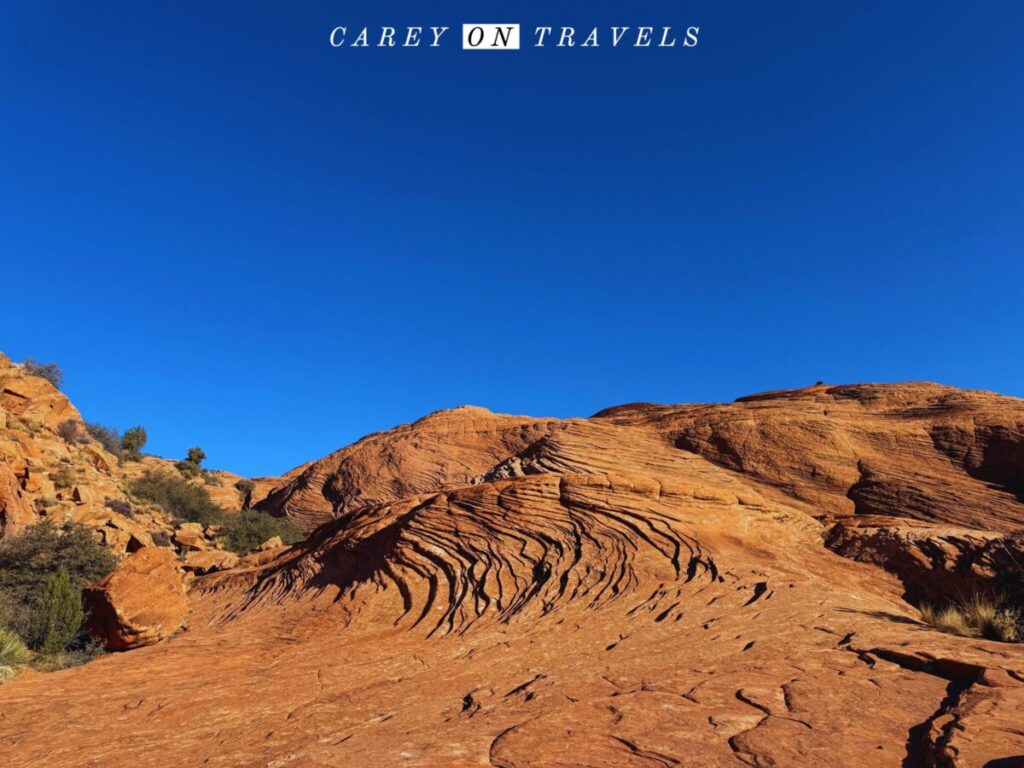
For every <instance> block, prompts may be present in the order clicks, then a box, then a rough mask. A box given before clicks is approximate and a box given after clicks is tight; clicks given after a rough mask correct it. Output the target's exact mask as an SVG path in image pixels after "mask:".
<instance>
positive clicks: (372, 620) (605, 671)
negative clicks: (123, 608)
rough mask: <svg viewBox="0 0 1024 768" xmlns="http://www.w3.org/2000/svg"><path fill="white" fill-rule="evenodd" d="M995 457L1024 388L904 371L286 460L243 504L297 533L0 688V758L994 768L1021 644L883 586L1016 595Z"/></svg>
mask: <svg viewBox="0 0 1024 768" xmlns="http://www.w3.org/2000/svg"><path fill="white" fill-rule="evenodd" d="M1022 470H1024V401H1020V400H1016V399H1013V398H1006V397H1000V396H997V395H994V394H991V393H985V392H968V391H963V390H957V389H952V388H949V387H940V386H938V385H932V384H908V385H863V386H850V387H826V386H817V387H812V388H809V389H805V390H798V391H788V392H778V393H769V394H766V395H761V396H756V397H751V398H745V399H743V400H741V401H739V402H736V403H732V404H728V405H683V406H655V405H631V406H623V407H619V408H613V409H609V410H607V411H604V412H602V413H600V414H598V415H596V416H595V417H593V418H590V419H572V420H566V421H560V420H555V419H531V418H525V417H513V416H500V415H495V414H492V413H490V412H488V411H485V410H483V409H478V408H460V409H456V410H454V411H448V412H442V413H436V414H432V415H431V416H428V417H426V418H424V419H421V420H420V421H418V422H416V423H415V424H411V425H408V426H403V427H399V428H397V429H394V430H391V431H389V432H384V433H380V434H376V435H371V436H369V437H367V438H365V439H363V440H362V441H360V442H358V443H356V444H354V445H352V446H349V447H348V448H344V449H342V450H341V451H338V452H337V453H335V454H332V455H331V456H329V457H327V458H325V459H323V460H321V461H318V462H314V463H312V464H309V465H306V466H304V467H302V468H300V469H298V470H296V471H295V472H293V473H290V474H289V476H287V477H286V480H287V482H286V484H285V485H283V486H281V487H280V488H278V489H277V490H274V491H272V492H271V493H270V494H269V496H268V497H267V499H266V500H265V501H264V502H263V506H264V508H266V509H268V510H270V511H272V512H274V513H276V514H281V515H287V516H288V517H290V518H292V519H294V520H295V521H297V522H298V523H299V524H300V525H302V526H303V527H304V528H305V529H306V530H308V531H310V536H309V538H308V540H307V541H306V542H304V543H302V544H299V545H296V546H293V547H289V548H284V549H275V550H269V551H267V552H263V553H258V554H256V555H252V556H250V557H248V558H245V559H243V561H242V562H241V563H240V564H239V565H238V566H237V567H235V568H233V569H231V570H228V571H224V572H219V573H212V574H210V575H206V576H199V577H197V578H195V579H194V580H193V581H192V582H191V589H190V592H189V605H190V607H189V615H188V617H187V628H186V629H185V630H183V631H179V632H178V633H177V634H176V635H174V636H172V637H171V638H170V639H168V640H165V641H164V642H161V643H159V644H157V645H154V646H151V647H148V648H143V649H140V650H135V651H131V652H128V653H123V654H113V655H110V656H108V657H106V658H103V659H101V660H99V661H97V662H94V663H91V664H89V665H86V666H85V667H82V668H78V669H74V670H70V671H67V672H62V673H59V674H53V675H43V674H37V673H26V674H23V675H21V676H20V677H19V678H17V679H15V680H14V681H13V682H12V683H9V684H8V685H6V686H4V687H3V688H0V750H2V752H3V754H4V756H5V757H6V758H7V760H8V761H9V762H10V764H12V765H34V764H39V765H43V764H45V765H48V766H64V765H67V766H71V765H74V766H80V765H94V766H100V765H132V766H163V765H168V764H175V765H211V766H353V765H359V766H394V765H409V766H470V765H473V766H478V765H491V766H503V767H506V768H508V767H511V766H516V767H518V768H521V767H523V766H674V765H678V766H735V765H752V766H787V767H788V766H822V765H843V766H872V767H874V766H932V765H941V766H964V767H965V768H966V767H967V766H972V767H973V766H1010V765H1021V764H1024V731H1022V729H1021V723H1022V722H1024V646H1021V645H1014V644H1006V643H996V642H991V641H987V640H982V639H978V638H965V637H959V636H953V635H949V634H944V633H941V632H939V631H937V630H935V629H933V628H932V627H930V626H928V625H926V624H924V623H922V622H921V621H920V620H919V618H918V613H917V611H916V610H915V609H914V607H913V606H912V605H911V604H909V603H908V602H906V600H905V598H906V597H910V598H913V599H919V598H920V597H922V596H924V595H927V596H928V597H929V598H932V599H933V598H934V597H935V596H936V594H937V593H943V592H945V591H947V590H953V589H956V588H958V587H959V586H961V585H964V584H969V585H971V586H972V587H989V586H996V585H1002V584H1005V583H1007V582H1008V581H1012V580H1013V579H1016V580H1017V581H1016V583H1017V584H1020V579H1021V574H1020V573H1018V572H1016V571H1014V570H1013V569H1014V562H1015V561H1016V560H1017V559H1021V558H1020V554H1021V546H1020V543H1021V531H1022V528H1024V506H1022V498H1024V497H1022V493H1024V485H1022V478H1024V472H1022ZM833 550H834V551H833ZM143 551H145V550H143ZM840 553H841V554H840ZM843 555H846V556H845V557H844V556H843ZM858 561H859V562H858ZM1022 562H1024V560H1022ZM937 580H938V581H937ZM942 580H944V581H942ZM56 702H59V704H55V703H56Z"/></svg>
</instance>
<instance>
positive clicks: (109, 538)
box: [0, 354, 282, 556]
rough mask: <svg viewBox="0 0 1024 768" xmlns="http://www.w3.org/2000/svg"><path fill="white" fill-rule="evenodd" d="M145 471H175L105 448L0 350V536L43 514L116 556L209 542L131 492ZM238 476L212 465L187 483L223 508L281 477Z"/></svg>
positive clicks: (52, 390) (44, 384)
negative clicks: (80, 529)
mask: <svg viewBox="0 0 1024 768" xmlns="http://www.w3.org/2000/svg"><path fill="white" fill-rule="evenodd" d="M147 471H155V472H162V473H168V474H169V475H171V476H180V473H179V471H178V470H177V469H176V467H175V462H174V461H171V460H168V459H162V458H158V457H155V456H145V455H140V456H138V457H134V458H133V460H124V459H123V458H122V457H120V456H118V455H115V454H114V453H111V452H110V451H109V450H107V449H106V448H104V446H103V444H102V443H101V442H99V441H98V440H95V439H93V438H91V437H90V436H89V433H88V431H87V429H86V423H85V421H84V420H83V418H82V414H80V413H79V412H78V410H77V409H76V408H75V406H74V405H72V404H71V402H70V401H69V400H68V398H67V397H66V396H65V395H64V394H63V393H62V392H60V391H59V390H58V389H57V388H56V387H54V386H53V385H52V384H51V383H50V382H49V381H47V380H46V379H45V378H41V377H39V376H35V375H31V374H30V373H28V372H27V371H26V370H25V369H24V367H23V366H21V365H17V364H14V363H12V362H11V361H10V359H8V358H7V357H5V356H4V355H3V354H0V539H2V538H3V537H5V536H11V535H14V534H16V533H18V532H19V531H22V530H24V529H25V528H26V527H27V526H29V525H32V524H34V523H36V522H39V521H42V520H50V521H53V522H56V523H62V522H64V521H73V522H76V523H81V524H83V525H86V526H88V527H89V528H90V529H91V530H92V531H93V532H94V533H95V535H96V536H97V538H99V539H100V541H102V542H103V543H104V544H105V545H106V546H108V547H109V548H110V549H112V550H113V551H114V552H115V553H116V554H118V555H119V556H120V555H125V554H128V553H131V552H134V551H136V550H138V549H140V548H142V547H152V546H160V545H164V546H171V547H175V548H176V549H177V550H178V551H179V552H180V553H181V554H182V555H183V556H184V555H185V554H186V553H187V552H189V551H195V550H196V549H197V548H203V549H206V548H213V547H216V542H215V541H214V540H213V537H212V536H209V535H207V531H206V530H205V529H204V528H203V527H199V529H198V533H196V531H195V527H194V526H193V527H191V528H190V527H188V526H186V528H185V529H184V530H182V528H181V525H180V524H176V523H175V521H174V520H172V519H171V518H170V517H169V516H168V515H167V514H166V513H165V512H164V511H163V510H162V509H161V508H160V507H159V506H158V505H156V504H153V503H151V502H147V501H146V500H144V499H140V498H136V497H134V496H133V495H132V493H131V486H132V481H133V480H136V479H138V478H139V477H141V476H142V475H143V474H144V473H145V472H147ZM242 480H243V478H242V477H240V476H238V475H235V474H232V473H230V472H224V471H215V472H209V473H206V474H205V475H204V476H198V477H196V478H193V479H192V480H191V482H192V483H193V484H195V485H196V486H201V487H202V488H203V489H204V490H205V491H206V493H208V494H209V496H210V497H211V499H212V500H213V502H214V503H215V504H217V505H218V506H219V507H221V508H222V509H223V510H225V511H226V512H234V511H237V510H239V509H241V508H242V507H243V506H245V505H246V504H249V503H254V502H257V501H260V500H261V498H262V497H263V496H265V495H266V493H268V492H269V491H270V490H271V489H272V488H274V487H275V486H276V485H278V484H280V482H282V481H281V480H279V479H278V478H257V479H255V480H254V481H253V487H252V490H251V491H248V490H247V491H245V492H243V491H242V490H239V487H238V486H239V482H240V481H242ZM242 487H243V488H247V486H246V485H243V486H242ZM190 531H191V533H190ZM190 536H191V544H188V543H185V539H186V538H189V537H190ZM197 537H198V538H197Z"/></svg>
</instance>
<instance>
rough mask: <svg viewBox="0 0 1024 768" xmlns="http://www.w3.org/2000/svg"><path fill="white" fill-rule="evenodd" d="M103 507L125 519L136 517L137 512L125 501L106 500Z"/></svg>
mask: <svg viewBox="0 0 1024 768" xmlns="http://www.w3.org/2000/svg"><path fill="white" fill-rule="evenodd" d="M103 506H104V507H106V508H107V509H111V510H113V511H114V512H117V514H119V515H124V516H125V517H134V516H135V510H133V509H132V505H131V504H130V503H129V502H127V501H125V500H124V499H104V500H103Z"/></svg>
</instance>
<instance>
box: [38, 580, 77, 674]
mask: <svg viewBox="0 0 1024 768" xmlns="http://www.w3.org/2000/svg"><path fill="white" fill-rule="evenodd" d="M82 618H83V614H82V596H81V593H80V592H79V591H78V590H76V589H75V588H74V587H72V586H71V579H70V578H69V577H68V571H67V569H66V568H65V567H64V566H63V565H62V566H61V567H60V569H59V570H58V571H57V572H56V573H55V574H53V575H52V576H51V577H50V579H49V581H47V582H46V588H45V589H44V590H43V597H42V599H41V600H40V601H39V606H38V607H37V608H36V612H35V615H34V616H33V618H32V624H31V627H30V630H29V635H30V639H31V642H32V645H33V646H34V647H35V648H37V649H38V650H39V651H40V652H41V653H44V654H55V653H60V652H61V651H63V650H64V649H65V648H66V647H67V645H68V643H70V642H71V641H72V640H74V639H75V635H77V634H78V630H79V629H80V628H81V626H82Z"/></svg>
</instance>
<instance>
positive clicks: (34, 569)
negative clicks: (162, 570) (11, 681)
mask: <svg viewBox="0 0 1024 768" xmlns="http://www.w3.org/2000/svg"><path fill="white" fill-rule="evenodd" d="M116 566H117V558H116V557H115V556H114V555H113V553H111V551H110V550H109V549H107V548H106V547H104V546H103V545H102V544H100V543H99V542H98V541H96V539H94V538H93V536H92V533H91V532H90V531H89V529H88V528H86V527H85V526H83V525H80V524H78V523H65V524H64V525H62V526H56V525H54V524H53V523H51V522H42V523H37V524H36V525H32V526H29V527H28V528H26V529H25V530H24V531H22V532H21V533H19V534H17V535H16V536H10V537H7V538H4V539H3V540H2V541H0V596H3V597H4V598H5V600H4V605H3V606H0V608H3V609H4V613H5V614H6V615H5V616H4V617H3V618H4V623H5V624H6V625H7V626H8V627H10V628H11V629H13V630H14V631H15V632H17V633H18V634H20V635H21V636H22V638H23V639H25V640H29V639H30V631H29V630H30V627H31V625H32V617H33V615H34V614H35V612H36V608H37V607H38V605H39V603H40V600H41V598H42V596H43V593H44V591H45V590H46V585H47V583H48V582H49V580H50V577H51V576H53V575H54V574H56V573H57V572H58V571H59V570H60V569H61V568H64V569H65V571H66V572H67V574H68V579H69V581H70V583H71V586H72V588H73V589H74V590H75V591H80V590H81V589H82V587H83V586H85V585H86V584H89V583H92V582H94V581H99V580H100V579H102V578H103V577H104V576H106V575H107V574H108V573H110V572H111V571H113V570H114V568H115V567H116Z"/></svg>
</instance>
